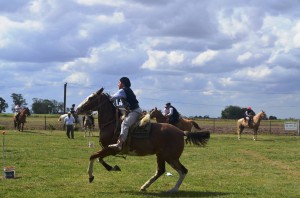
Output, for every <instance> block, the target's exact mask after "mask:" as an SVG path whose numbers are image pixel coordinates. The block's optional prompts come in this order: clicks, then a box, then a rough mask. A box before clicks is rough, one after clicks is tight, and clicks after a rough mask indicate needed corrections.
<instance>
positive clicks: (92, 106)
mask: <svg viewBox="0 0 300 198" xmlns="http://www.w3.org/2000/svg"><path fill="white" fill-rule="evenodd" d="M102 92H103V88H101V89H100V90H98V91H97V92H96V93H92V94H91V95H89V96H88V97H87V98H86V99H84V100H83V101H82V102H81V103H80V104H79V105H78V107H77V109H76V114H78V115H79V114H85V113H86V112H88V111H95V110H97V107H98V105H99V103H100V98H101V95H102Z"/></svg>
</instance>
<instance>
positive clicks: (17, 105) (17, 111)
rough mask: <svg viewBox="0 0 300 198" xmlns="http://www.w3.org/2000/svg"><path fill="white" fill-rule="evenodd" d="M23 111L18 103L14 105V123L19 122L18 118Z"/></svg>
mask: <svg viewBox="0 0 300 198" xmlns="http://www.w3.org/2000/svg"><path fill="white" fill-rule="evenodd" d="M22 110H23V107H22V105H21V104H20V103H18V104H16V106H15V117H16V121H18V120H19V116H20V113H21V111H22Z"/></svg>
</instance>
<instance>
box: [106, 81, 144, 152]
mask: <svg viewBox="0 0 300 198" xmlns="http://www.w3.org/2000/svg"><path fill="white" fill-rule="evenodd" d="M130 87H131V82H130V80H129V78H127V77H122V78H121V79H120V80H119V83H118V88H119V90H118V91H117V92H116V93H115V94H114V95H113V96H112V98H111V99H110V100H111V101H114V102H115V104H116V106H118V105H119V101H120V100H121V102H122V105H121V106H119V107H118V108H125V109H126V114H125V115H126V117H125V118H124V120H123V122H122V124H121V132H120V136H119V138H118V142H117V143H116V144H111V145H109V146H108V147H110V148H115V149H117V150H119V151H120V150H121V149H122V145H123V143H124V142H125V140H126V138H127V135H128V130H129V127H131V126H132V125H133V124H134V123H136V122H137V121H138V119H139V118H140V117H141V114H142V112H143V111H142V109H141V108H140V106H139V101H138V100H137V99H136V96H135V94H134V93H133V91H132V89H131V88H130Z"/></svg>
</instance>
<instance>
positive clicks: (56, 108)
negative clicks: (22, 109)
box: [0, 93, 64, 114]
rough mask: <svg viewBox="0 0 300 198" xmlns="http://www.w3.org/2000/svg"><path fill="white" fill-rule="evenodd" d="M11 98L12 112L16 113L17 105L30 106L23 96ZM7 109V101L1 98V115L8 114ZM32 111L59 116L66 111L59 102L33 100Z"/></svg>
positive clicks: (13, 94)
mask: <svg viewBox="0 0 300 198" xmlns="http://www.w3.org/2000/svg"><path fill="white" fill-rule="evenodd" d="M10 97H11V98H12V101H13V104H12V106H11V111H12V112H15V106H16V105H17V104H20V105H22V106H26V105H28V104H27V102H26V100H25V99H24V98H23V96H22V94H17V93H12V94H11V96H10ZM7 108H8V104H7V102H6V101H5V99H3V98H2V97H0V113H2V112H6V109H7ZM31 111H32V113H35V114H49V113H50V114H59V113H63V111H64V103H63V102H58V101H56V100H49V99H39V98H33V99H32V105H31Z"/></svg>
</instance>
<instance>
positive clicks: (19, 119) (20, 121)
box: [14, 107, 30, 131]
mask: <svg viewBox="0 0 300 198" xmlns="http://www.w3.org/2000/svg"><path fill="white" fill-rule="evenodd" d="M26 116H30V110H29V109H28V108H27V107H26V108H24V109H23V110H21V112H20V113H19V114H18V115H15V116H14V126H15V130H17V129H18V130H19V131H23V129H24V124H25V122H26Z"/></svg>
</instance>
